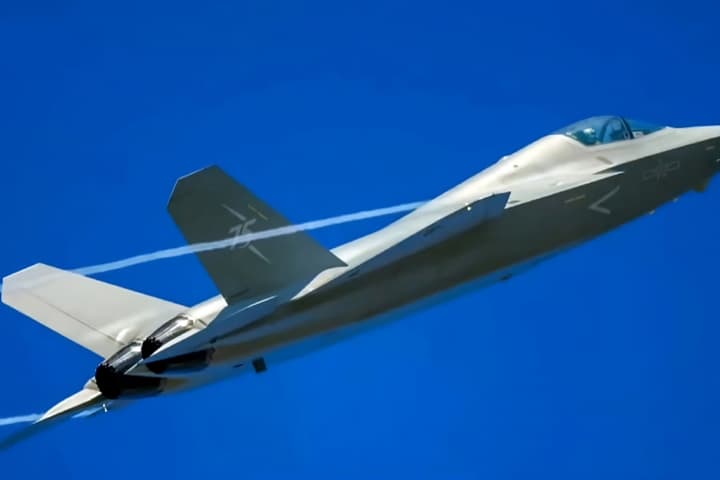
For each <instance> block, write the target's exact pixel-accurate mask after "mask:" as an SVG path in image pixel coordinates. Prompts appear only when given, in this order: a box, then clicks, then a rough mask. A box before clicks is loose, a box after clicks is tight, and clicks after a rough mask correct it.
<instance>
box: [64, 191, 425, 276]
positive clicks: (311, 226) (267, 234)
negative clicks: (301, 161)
mask: <svg viewBox="0 0 720 480" xmlns="http://www.w3.org/2000/svg"><path fill="white" fill-rule="evenodd" d="M424 203H426V202H412V203H403V204H400V205H395V206H392V207H385V208H377V209H373V210H363V211H361V212H355V213H348V214H345V215H338V216H335V217H329V218H324V219H321V220H313V221H310V222H305V223H299V224H297V225H288V226H286V227H280V228H274V229H271V230H264V231H262V232H253V233H247V234H244V235H238V236H235V237H232V238H226V239H224V240H217V241H214V242H205V243H195V244H192V245H184V246H182V247H175V248H168V249H165V250H158V251H155V252H152V253H145V254H142V255H136V256H134V257H128V258H124V259H122V260H116V261H114V262H108V263H100V264H98V265H90V266H87V267H82V268H76V269H75V270H72V271H73V272H74V273H78V274H81V275H94V274H96V273H103V272H110V271H112V270H120V269H122V268H127V267H130V266H133V265H139V264H141V263H148V262H154V261H156V260H161V259H164V258H173V257H180V256H182V255H189V254H192V253H199V252H207V251H210V250H218V249H221V248H226V247H230V246H232V245H242V244H247V243H249V242H253V241H256V240H263V239H267V238H273V237H279V236H281V235H289V234H291V233H295V232H301V231H306V230H317V229H319V228H325V227H330V226H332V225H340V224H342V223H349V222H357V221H359V220H367V219H370V218H376V217H382V216H386V215H392V214H395V213H402V212H408V211H410V210H415V209H416V208H418V207H419V206H421V205H423V204H424Z"/></svg>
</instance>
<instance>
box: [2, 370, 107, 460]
mask: <svg viewBox="0 0 720 480" xmlns="http://www.w3.org/2000/svg"><path fill="white" fill-rule="evenodd" d="M93 387H94V384H92V383H88V385H87V386H86V388H83V389H82V390H80V391H79V392H77V393H76V394H74V395H72V396H70V397H68V398H66V399H65V400H63V401H62V402H60V403H58V404H57V405H55V406H54V407H52V408H51V409H50V410H48V411H47V412H46V413H45V414H44V415H43V416H42V417H40V419H39V420H37V421H36V422H35V423H33V424H32V425H30V426H29V427H26V428H24V429H22V430H20V431H18V432H16V433H14V434H12V435H10V436H9V437H6V438H4V439H2V440H0V450H5V449H6V448H10V447H12V446H13V445H15V444H17V443H19V442H21V441H23V440H25V439H27V438H29V437H31V436H33V435H36V434H38V433H40V432H43V431H45V430H47V429H48V428H50V427H52V426H54V425H57V424H58V423H60V422H62V421H64V420H68V419H70V418H72V417H73V416H75V415H81V414H82V413H83V412H88V411H89V412H91V413H92V412H93V411H94V410H96V409H99V408H102V405H103V404H104V402H107V401H108V400H107V399H106V398H105V397H103V395H102V394H101V393H100V392H99V391H98V390H97V389H96V388H93Z"/></svg>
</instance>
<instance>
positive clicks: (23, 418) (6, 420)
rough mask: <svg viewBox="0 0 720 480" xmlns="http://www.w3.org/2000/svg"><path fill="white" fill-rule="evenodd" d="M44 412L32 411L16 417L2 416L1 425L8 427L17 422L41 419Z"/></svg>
mask: <svg viewBox="0 0 720 480" xmlns="http://www.w3.org/2000/svg"><path fill="white" fill-rule="evenodd" d="M40 417H42V414H39V413H31V414H29V415H18V416H15V417H5V418H0V427H6V426H8V425H15V424H17V423H30V422H34V421H36V420H39V419H40Z"/></svg>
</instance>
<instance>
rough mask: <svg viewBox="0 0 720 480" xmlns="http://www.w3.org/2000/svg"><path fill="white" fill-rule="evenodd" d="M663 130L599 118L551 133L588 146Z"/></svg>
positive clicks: (658, 127)
mask: <svg viewBox="0 0 720 480" xmlns="http://www.w3.org/2000/svg"><path fill="white" fill-rule="evenodd" d="M663 128H665V127H662V126H658V125H652V124H650V123H646V122H642V121H638V120H631V119H629V118H622V117H614V116H601V117H591V118H586V119H585V120H580V121H579V122H575V123H573V124H572V125H568V126H567V127H565V128H561V129H560V130H557V131H555V132H553V133H556V134H561V135H566V136H568V137H570V138H572V139H574V140H577V141H578V142H580V143H582V144H583V145H588V146H590V145H601V144H604V143H612V142H618V141H620V140H630V139H633V138H639V137H643V136H645V135H649V134H651V133H653V132H656V131H658V130H661V129H663Z"/></svg>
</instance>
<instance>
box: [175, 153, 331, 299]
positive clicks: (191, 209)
mask: <svg viewBox="0 0 720 480" xmlns="http://www.w3.org/2000/svg"><path fill="white" fill-rule="evenodd" d="M168 211H169V212H170V215H171V216H172V218H173V220H174V221H175V223H176V224H177V226H178V228H179V229H180V230H181V231H182V233H183V236H184V237H185V239H186V240H187V242H188V243H190V244H197V243H205V242H215V241H220V240H227V239H233V238H238V239H239V240H238V241H237V242H235V243H231V244H230V245H229V246H228V247H227V248H222V249H217V250H211V251H205V252H200V253H198V257H199V258H200V261H201V262H202V264H203V266H204V267H205V270H206V271H207V272H208V274H209V275H210V277H211V278H212V280H213V282H214V283H215V286H216V287H217V288H218V290H220V293H221V294H222V295H223V297H225V300H227V302H228V303H235V302H237V301H239V300H242V299H248V298H257V297H261V296H266V295H268V294H272V293H273V292H276V291H277V290H280V289H282V288H284V287H287V286H288V285H290V284H293V283H295V282H300V281H303V280H309V279H311V278H312V277H314V276H315V275H317V274H318V273H320V272H321V271H323V270H326V269H328V268H332V267H341V266H344V265H345V264H344V263H343V262H342V261H341V260H340V259H339V258H337V257H336V256H335V255H333V254H332V252H330V251H329V250H328V249H326V248H325V247H323V246H322V245H320V244H319V243H318V242H317V241H315V240H314V239H313V238H312V237H311V236H310V235H308V234H307V233H306V232H295V233H291V234H288V235H282V236H276V237H272V238H266V239H260V240H255V241H252V242H246V241H242V240H240V237H241V236H242V235H245V234H250V233H259V232H263V231H266V230H272V229H276V228H282V227H288V226H291V223H290V221H288V219H287V218H285V217H284V216H282V215H281V214H280V213H278V212H276V211H275V210H273V209H272V208H271V207H270V206H269V205H268V204H266V203H265V202H263V201H262V200H260V199H259V198H258V197H256V196H255V195H254V194H253V193H252V192H251V191H250V190H248V189H247V188H246V187H244V186H242V185H240V184H239V183H237V182H236V181H235V180H234V179H233V178H232V177H230V176H229V175H228V174H227V173H225V172H224V171H223V170H222V169H220V168H219V167H217V166H212V167H208V168H205V169H203V170H200V171H198V172H195V173H193V174H191V175H188V176H186V177H182V178H181V179H179V180H178V181H177V183H176V184H175V188H174V189H173V192H172V195H171V197H170V201H169V203H168Z"/></svg>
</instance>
